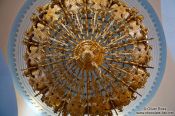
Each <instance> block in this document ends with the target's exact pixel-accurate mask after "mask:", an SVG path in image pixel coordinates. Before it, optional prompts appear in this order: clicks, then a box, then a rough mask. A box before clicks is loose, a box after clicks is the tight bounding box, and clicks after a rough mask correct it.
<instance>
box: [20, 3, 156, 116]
mask: <svg viewBox="0 0 175 116" xmlns="http://www.w3.org/2000/svg"><path fill="white" fill-rule="evenodd" d="M37 11H38V13H36V14H33V16H32V17H31V21H32V26H31V28H30V29H29V30H28V31H27V32H26V34H25V38H24V39H23V42H24V44H25V45H26V52H25V56H24V59H25V61H26V64H27V68H26V69H24V75H25V76H26V77H27V78H28V81H29V83H30V85H31V86H32V88H33V90H34V91H36V92H38V93H37V94H36V96H37V95H40V94H41V95H42V98H41V100H42V101H43V102H44V103H46V104H47V105H48V106H50V107H52V108H53V109H54V112H55V113H58V114H59V115H60V114H61V113H62V114H63V115H68V114H70V115H72V116H78V115H86V114H87V115H92V116H93V115H100V116H101V115H102V116H103V115H109V116H111V115H113V114H112V110H114V111H115V113H116V114H117V112H118V110H119V111H122V109H123V107H124V106H127V105H128V104H129V103H130V102H131V101H132V100H135V99H136V94H138V95H139V96H141V95H140V94H139V93H138V92H137V90H138V89H140V88H143V87H144V85H145V83H146V81H147V79H148V77H149V76H150V75H149V72H148V71H147V68H153V67H151V66H149V65H148V63H149V62H150V60H151V56H150V51H151V46H149V45H148V41H149V40H151V39H152V38H151V39H149V38H148V37H147V34H148V29H147V28H146V27H145V26H144V25H143V18H144V17H143V16H142V15H139V14H138V10H137V9H135V8H129V7H128V6H127V5H126V4H125V3H124V2H122V1H120V0H52V1H51V3H49V4H47V5H45V6H41V7H38V8H37Z"/></svg>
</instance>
